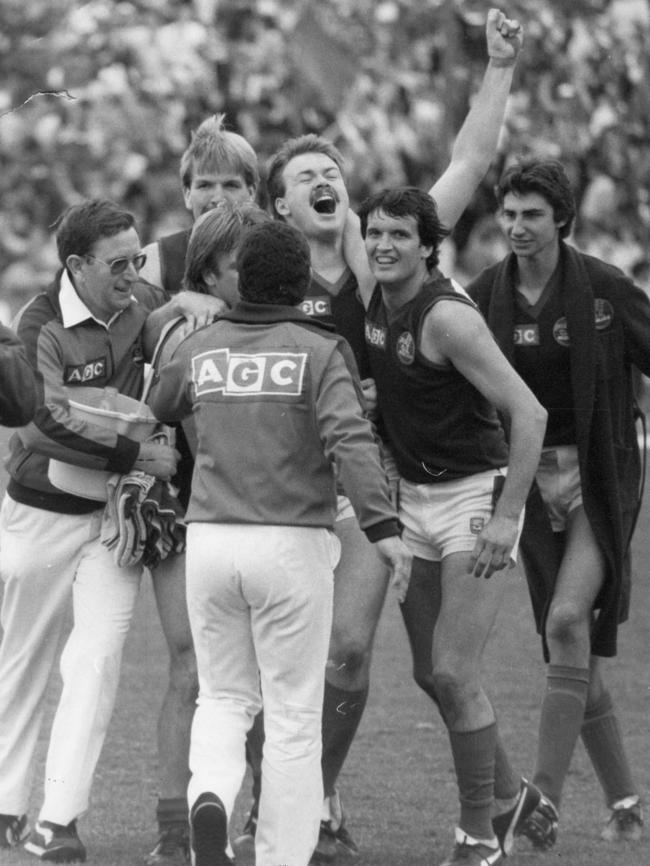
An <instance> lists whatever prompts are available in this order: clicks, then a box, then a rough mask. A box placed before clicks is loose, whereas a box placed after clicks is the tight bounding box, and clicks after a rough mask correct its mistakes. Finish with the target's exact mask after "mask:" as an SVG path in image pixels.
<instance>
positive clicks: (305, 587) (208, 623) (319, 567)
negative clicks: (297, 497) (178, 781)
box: [187, 523, 340, 866]
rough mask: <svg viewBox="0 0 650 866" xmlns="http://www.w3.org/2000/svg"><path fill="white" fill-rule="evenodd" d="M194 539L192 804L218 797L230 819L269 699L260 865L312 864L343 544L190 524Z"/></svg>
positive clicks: (293, 530)
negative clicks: (250, 737) (248, 746)
mask: <svg viewBox="0 0 650 866" xmlns="http://www.w3.org/2000/svg"><path fill="white" fill-rule="evenodd" d="M187 542H188V545H187V597H188V609H189V615H190V623H191V626H192V636H193V638H194V646H195V650H196V657H197V663H198V669H199V699H198V705H197V709H196V713H195V715H194V723H193V726H192V740H191V746H190V770H191V772H192V777H191V780H190V784H189V789H188V801H189V805H190V807H191V806H192V804H193V803H194V802H195V800H196V799H197V798H198V796H199V794H201V793H202V792H204V791H212V792H213V793H215V794H217V795H218V796H219V797H220V798H221V800H222V801H223V804H224V806H225V808H226V812H227V814H228V816H229V817H230V816H231V814H232V809H233V805H234V803H235V798H236V796H237V794H238V792H239V789H240V787H241V783H242V780H243V778H244V773H245V769H246V761H245V740H246V733H247V731H248V729H249V728H250V727H251V725H252V723H253V719H254V718H255V716H256V714H257V713H258V712H259V710H260V709H261V707H262V704H263V706H264V731H265V742H264V757H263V761H262V796H261V800H260V810H259V820H258V824H257V832H256V836H255V862H256V866H278V864H283V866H307V864H308V863H309V859H310V857H311V855H312V853H313V850H314V847H315V845H316V842H317V839H318V829H319V823H320V812H321V806H322V801H323V783H322V774H321V766H320V759H321V718H322V709H323V684H324V675H325V665H326V662H327V654H328V646H329V640H330V629H331V624H332V591H333V570H334V566H335V565H336V563H337V561H338V557H339V553H340V546H339V543H338V540H337V539H336V537H335V536H334V535H333V534H332V533H331V532H329V531H328V530H325V529H315V528H314V529H312V528H304V527H289V526H255V525H250V524H247V525H241V524H231V525H226V524H206V523H192V524H190V526H189V530H188V537H187Z"/></svg>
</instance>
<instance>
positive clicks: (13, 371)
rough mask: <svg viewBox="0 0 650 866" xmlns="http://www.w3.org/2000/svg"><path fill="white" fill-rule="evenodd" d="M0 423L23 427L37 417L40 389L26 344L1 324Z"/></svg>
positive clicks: (6, 425)
mask: <svg viewBox="0 0 650 866" xmlns="http://www.w3.org/2000/svg"><path fill="white" fill-rule="evenodd" d="M0 377H1V378H0V424H2V425H4V426H5V427H22V426H23V425H25V424H28V423H29V422H30V421H31V420H32V418H33V417H34V413H35V412H36V406H37V390H36V381H35V378H34V371H33V369H32V367H31V365H30V363H29V361H28V360H27V353H26V351H25V347H24V345H23V344H22V343H21V341H20V340H19V339H18V337H17V336H16V335H15V334H14V333H13V331H11V330H9V328H7V327H5V326H4V325H2V324H0Z"/></svg>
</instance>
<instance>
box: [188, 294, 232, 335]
mask: <svg viewBox="0 0 650 866" xmlns="http://www.w3.org/2000/svg"><path fill="white" fill-rule="evenodd" d="M175 301H176V304H177V307H178V312H179V314H180V315H182V316H185V318H186V319H187V321H188V322H189V323H190V325H191V326H192V328H202V327H203V326H204V325H209V324H210V323H211V322H213V321H214V320H215V319H218V318H219V316H222V315H223V314H224V313H225V312H227V310H228V309H229V307H228V304H227V303H226V302H225V301H222V300H221V298H215V297H214V296H213V295H203V294H201V293H200V292H179V293H178V294H177V295H176V297H175Z"/></svg>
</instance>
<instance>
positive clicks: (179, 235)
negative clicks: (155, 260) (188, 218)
mask: <svg viewBox="0 0 650 866" xmlns="http://www.w3.org/2000/svg"><path fill="white" fill-rule="evenodd" d="M191 234H192V229H185V231H182V232H176V233H175V234H173V235H167V237H164V238H161V239H160V240H159V241H158V253H159V255H160V279H161V282H162V287H163V289H165V290H166V291H167V292H169V294H170V295H175V294H176V292H179V291H180V289H181V283H182V281H183V274H184V273H185V254H186V253H187V245H188V244H189V242H190V235H191Z"/></svg>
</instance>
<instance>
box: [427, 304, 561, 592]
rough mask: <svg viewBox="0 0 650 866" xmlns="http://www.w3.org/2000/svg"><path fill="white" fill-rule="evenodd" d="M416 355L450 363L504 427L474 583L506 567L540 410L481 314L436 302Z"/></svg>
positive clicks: (535, 453) (536, 448)
mask: <svg viewBox="0 0 650 866" xmlns="http://www.w3.org/2000/svg"><path fill="white" fill-rule="evenodd" d="M421 348H422V351H423V352H424V354H425V356H426V357H427V358H428V359H429V360H431V361H433V362H435V363H439V364H440V363H445V362H448V363H451V364H453V366H454V367H455V368H456V369H457V370H458V372H459V373H461V374H462V375H463V376H464V377H465V378H466V379H467V380H468V381H469V382H471V383H472V385H474V387H475V388H476V389H477V390H478V391H480V393H481V394H482V395H483V396H484V397H485V398H486V399H487V400H488V401H489V402H490V403H492V404H493V405H494V406H495V407H496V408H497V409H498V410H499V412H501V414H502V415H503V416H504V417H505V418H506V420H507V422H508V425H509V427H508V432H509V450H510V453H509V459H508V474H507V478H506V482H505V485H504V488H503V492H502V494H501V496H500V498H499V501H498V503H497V505H496V507H495V510H494V514H493V516H492V518H491V520H490V521H489V522H488V523H487V524H486V526H485V527H484V529H483V531H482V532H481V534H480V535H479V537H478V539H477V542H476V547H475V549H474V552H473V554H472V557H471V559H470V570H471V571H472V572H473V573H474V574H475V575H476V576H477V577H490V575H491V574H492V573H493V572H494V571H497V570H499V569H501V568H504V567H505V566H506V565H507V564H508V560H509V557H510V553H511V551H512V547H513V545H514V543H515V540H516V538H517V531H518V522H519V517H520V515H521V512H522V510H523V508H524V505H525V503H526V498H527V496H528V492H529V490H530V486H531V484H532V483H533V478H534V477H535V471H536V470H537V466H538V464H539V458H540V454H541V449H542V444H543V441H544V432H545V430H546V410H545V409H544V407H543V406H541V404H540V403H539V402H538V401H537V399H536V397H535V395H534V394H533V393H532V391H531V390H530V388H528V386H527V385H526V383H525V382H524V381H523V380H522V379H521V378H520V377H519V375H518V374H517V373H516V372H515V370H514V369H513V367H512V366H511V365H510V364H509V363H508V361H507V360H506V357H505V355H504V354H503V353H502V352H501V350H500V349H499V347H498V346H497V344H496V342H495V341H494V338H493V337H492V334H491V333H490V331H489V329H488V327H487V325H486V324H485V320H484V319H483V317H482V316H481V314H480V313H479V312H478V311H477V310H475V309H474V308H473V307H470V306H469V305H466V304H459V303H457V302H454V301H449V302H447V301H441V302H439V303H438V304H436V305H435V307H434V308H433V309H432V310H431V312H430V313H429V314H428V316H427V318H426V319H425V327H424V329H423V333H422V343H421Z"/></svg>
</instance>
